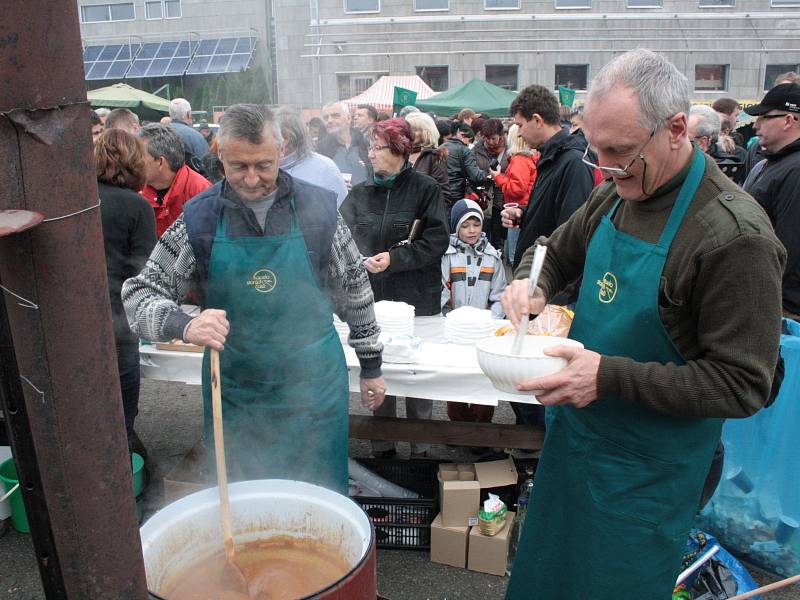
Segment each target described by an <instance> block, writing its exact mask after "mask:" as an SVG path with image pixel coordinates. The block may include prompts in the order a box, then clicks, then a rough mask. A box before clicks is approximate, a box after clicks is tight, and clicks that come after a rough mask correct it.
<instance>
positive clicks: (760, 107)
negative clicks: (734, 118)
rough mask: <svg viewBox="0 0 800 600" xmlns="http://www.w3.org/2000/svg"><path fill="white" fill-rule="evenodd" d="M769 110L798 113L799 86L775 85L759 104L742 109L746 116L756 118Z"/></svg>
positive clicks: (793, 84)
mask: <svg viewBox="0 0 800 600" xmlns="http://www.w3.org/2000/svg"><path fill="white" fill-rule="evenodd" d="M771 110H785V111H787V112H792V113H800V85H798V84H796V83H782V84H780V85H776V86H775V87H774V88H772V89H771V90H770V91H768V92H767V95H766V96H764V99H763V100H761V102H760V103H759V104H754V105H753V106H748V107H747V108H745V109H744V112H746V113H747V114H748V115H751V116H753V117H757V116H759V115H763V114H764V113H766V112H769V111H771Z"/></svg>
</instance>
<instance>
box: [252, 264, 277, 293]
mask: <svg viewBox="0 0 800 600" xmlns="http://www.w3.org/2000/svg"><path fill="white" fill-rule="evenodd" d="M247 285H250V286H253V287H254V288H255V289H256V291H257V292H261V293H262V294H268V293H270V292H271V291H272V290H274V289H275V286H276V285H278V278H277V277H276V276H275V273H273V272H272V271H270V270H269V269H259V270H258V271H256V272H255V273H253V278H252V279H249V280H248V281H247Z"/></svg>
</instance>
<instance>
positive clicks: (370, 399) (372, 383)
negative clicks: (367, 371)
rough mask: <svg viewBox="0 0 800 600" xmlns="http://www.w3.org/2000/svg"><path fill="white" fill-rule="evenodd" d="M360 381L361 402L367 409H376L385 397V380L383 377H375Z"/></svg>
mask: <svg viewBox="0 0 800 600" xmlns="http://www.w3.org/2000/svg"><path fill="white" fill-rule="evenodd" d="M360 383H361V404H363V405H364V407H365V408H367V409H369V410H375V409H377V408H378V407H379V406H380V405H381V404H383V399H384V398H385V397H386V382H384V380H383V377H376V378H375V379H362V380H361V381H360Z"/></svg>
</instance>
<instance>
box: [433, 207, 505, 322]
mask: <svg viewBox="0 0 800 600" xmlns="http://www.w3.org/2000/svg"><path fill="white" fill-rule="evenodd" d="M482 228H483V211H482V210H481V207H480V206H479V205H478V203H477V202H474V201H473V200H467V199H466V198H465V199H463V200H459V201H458V202H456V203H455V204H454V205H453V208H452V211H451V212H450V231H452V232H453V233H451V234H450V245H449V246H448V248H447V251H446V252H445V254H444V256H443V257H442V314H445V315H446V314H447V313H448V312H450V311H451V310H453V309H454V308H460V307H462V306H473V307H475V308H480V309H487V308H488V309H490V310H491V311H492V315H494V317H496V318H498V319H502V318H503V307H502V305H501V304H500V296H501V294H502V293H503V290H504V289H505V287H506V273H505V270H504V268H503V263H502V261H501V259H500V253H499V252H498V251H497V250H496V249H495V248H494V246H492V245H491V244H490V243H489V240H488V239H487V237H486V234H485V233H483V231H482Z"/></svg>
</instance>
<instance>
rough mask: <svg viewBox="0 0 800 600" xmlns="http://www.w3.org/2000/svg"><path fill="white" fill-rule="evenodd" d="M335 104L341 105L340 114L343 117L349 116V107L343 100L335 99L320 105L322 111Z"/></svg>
mask: <svg viewBox="0 0 800 600" xmlns="http://www.w3.org/2000/svg"><path fill="white" fill-rule="evenodd" d="M337 105H338V106H341V107H342V114H343V115H344V116H345V117H349V116H350V107H349V106H347V104H346V103H345V102H341V101H339V100H337V101H336V102H328V103H327V104H326V105H325V106H323V107H322V112H325V110H326V109H328V108H332V107H334V106H337Z"/></svg>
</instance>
